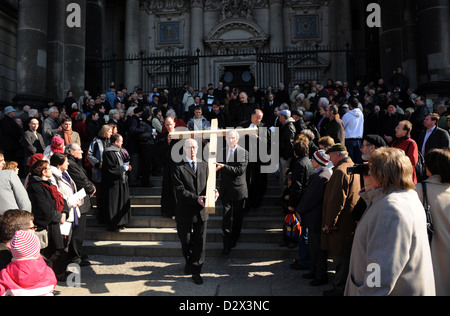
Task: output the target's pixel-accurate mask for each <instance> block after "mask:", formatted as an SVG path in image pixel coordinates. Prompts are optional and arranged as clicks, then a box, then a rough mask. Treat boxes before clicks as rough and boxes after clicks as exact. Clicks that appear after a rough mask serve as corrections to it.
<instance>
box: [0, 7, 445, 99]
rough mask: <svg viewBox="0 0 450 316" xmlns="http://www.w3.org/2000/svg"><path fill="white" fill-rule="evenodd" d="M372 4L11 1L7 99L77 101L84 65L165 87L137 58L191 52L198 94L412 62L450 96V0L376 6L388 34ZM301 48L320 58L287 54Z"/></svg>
mask: <svg viewBox="0 0 450 316" xmlns="http://www.w3.org/2000/svg"><path fill="white" fill-rule="evenodd" d="M371 2H375V1H370V0H223V1H219V0H2V2H1V4H0V25H1V28H0V43H1V45H0V100H1V101H2V103H3V104H11V103H13V102H14V103H16V104H17V105H20V104H24V103H26V102H29V103H39V102H41V103H42V102H45V100H46V99H47V98H54V99H56V100H62V99H64V97H65V94H66V92H67V91H68V90H72V91H73V92H74V94H75V95H80V94H81V93H82V91H83V89H85V88H87V89H90V87H89V86H88V84H87V83H89V85H91V81H90V80H89V78H87V76H88V74H87V73H89V70H88V69H87V67H88V66H87V65H90V64H92V63H98V64H99V65H100V64H101V63H102V62H104V61H105V60H110V61H111V60H113V61H114V71H113V72H110V73H108V74H107V75H103V77H102V80H103V82H108V81H115V82H116V85H118V86H123V87H127V88H128V89H132V88H133V87H134V86H135V85H142V84H143V81H145V82H146V83H147V86H148V87H151V86H159V87H164V86H166V85H167V82H168V80H167V76H166V77H164V74H165V73H166V74H167V73H168V72H169V70H168V69H166V70H163V67H162V66H160V67H159V70H158V69H157V67H154V68H150V67H147V68H144V67H143V61H142V58H141V60H140V59H139V56H140V57H148V58H151V56H159V57H161V56H176V55H177V54H180V55H182V54H187V53H189V54H191V55H192V56H196V55H197V56H201V58H199V62H198V63H197V64H196V74H195V80H193V81H194V82H192V84H193V85H194V86H195V88H200V87H197V86H196V85H206V84H208V83H210V82H211V83H214V84H216V83H217V82H218V81H220V80H225V81H226V80H230V82H233V78H236V77H239V78H240V82H241V83H242V82H247V83H248V84H250V83H251V84H257V85H261V87H263V88H264V87H265V85H268V84H271V85H277V84H278V82H280V81H282V80H283V79H285V78H290V82H289V83H290V84H297V83H300V81H303V80H319V81H325V80H326V79H327V78H332V79H334V80H341V81H347V80H349V81H350V80H352V79H353V80H356V79H363V80H369V79H370V80H377V79H378V77H383V78H388V77H389V76H390V75H392V71H393V70H394V69H396V68H397V67H403V68H404V70H405V74H406V75H407V76H408V77H409V79H410V82H411V86H412V87H413V88H419V89H422V90H423V92H424V93H431V94H439V93H443V91H449V90H450V89H449V78H450V37H449V36H448V32H447V31H448V29H449V23H450V22H449V21H450V4H449V1H448V0H435V1H426V0H408V1H403V0H380V1H376V2H377V3H379V4H380V6H381V20H382V21H381V22H382V27H381V28H369V27H368V26H367V25H366V18H367V15H368V13H367V6H368V4H369V3H371ZM71 4H76V5H77V7H78V8H79V14H80V16H79V17H80V23H81V27H68V25H67V18H68V16H69V15H70V14H71V11H70V10H69V11H68V6H69V5H71ZM297 51H301V52H308V51H315V52H316V54H315V55H312V54H310V55H308V54H306V53H305V54H302V55H300V54H297V55H288V54H287V53H286V52H297ZM350 51H351V52H356V51H357V52H359V53H361V54H363V55H361V56H363V58H359V57H357V56H359V55H357V54H356V53H351V54H349V52H350ZM261 52H272V53H275V52H279V53H282V52H284V53H285V55H284V56H288V57H286V58H285V61H284V62H285V64H284V66H279V65H278V66H276V65H274V64H275V63H276V62H277V61H273V60H268V59H262V58H261V56H262V55H261ZM258 54H259V55H258ZM364 54H365V55H364ZM369 55H370V56H371V57H370V58H367V56H369ZM130 56H134V57H130ZM274 56H276V55H274ZM289 56H291V57H289ZM349 56H350V57H351V58H349ZM274 59H276V58H274ZM286 63H289V64H288V65H286ZM349 63H351V64H349ZM280 64H281V62H280ZM280 69H281V70H280ZM349 69H350V70H351V71H352V77H350V76H349V73H350V70H349ZM157 71H160V72H161V73H162V75H160V76H157V75H155V73H156V72H157ZM287 72H289V74H288V76H286V73H287ZM368 74H370V76H371V78H369V76H368ZM350 84H352V82H350ZM100 85H102V83H101V84H100ZM102 88H105V89H106V86H105V87H102ZM3 104H2V105H3Z"/></svg>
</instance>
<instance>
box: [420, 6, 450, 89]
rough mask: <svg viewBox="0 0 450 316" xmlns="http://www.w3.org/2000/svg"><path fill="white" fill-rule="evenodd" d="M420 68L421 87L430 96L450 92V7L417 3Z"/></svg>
mask: <svg viewBox="0 0 450 316" xmlns="http://www.w3.org/2000/svg"><path fill="white" fill-rule="evenodd" d="M417 25H418V28H417V39H418V51H417V67H418V69H417V70H418V81H419V85H420V86H426V85H428V84H430V83H433V85H434V86H435V87H430V88H427V87H425V90H426V91H429V92H431V93H439V92H438V91H437V90H442V93H445V91H446V93H447V94H448V91H450V83H449V78H450V37H449V35H448V30H449V29H450V3H449V1H448V0H434V1H426V0H417Z"/></svg>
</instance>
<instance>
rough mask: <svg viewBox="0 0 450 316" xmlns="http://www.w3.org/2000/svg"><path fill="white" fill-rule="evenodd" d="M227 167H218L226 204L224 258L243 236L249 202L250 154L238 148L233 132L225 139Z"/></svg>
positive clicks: (223, 200) (225, 165)
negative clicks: (248, 174) (246, 204)
mask: <svg viewBox="0 0 450 316" xmlns="http://www.w3.org/2000/svg"><path fill="white" fill-rule="evenodd" d="M226 141H227V148H226V153H225V154H224V156H223V157H224V158H225V159H226V160H225V163H222V164H221V163H216V165H217V168H216V170H221V172H222V174H221V182H220V195H221V196H222V203H223V212H224V214H223V221H222V232H223V254H224V255H228V254H229V253H230V251H231V248H234V247H235V246H236V243H237V241H238V240H239V237H240V235H241V229H242V222H243V219H244V208H245V203H246V200H247V198H248V190H247V180H246V171H247V165H248V157H249V154H248V152H247V151H246V150H245V149H244V148H242V147H240V146H238V141H239V133H238V132H237V131H236V130H231V131H229V132H228V133H227V136H226Z"/></svg>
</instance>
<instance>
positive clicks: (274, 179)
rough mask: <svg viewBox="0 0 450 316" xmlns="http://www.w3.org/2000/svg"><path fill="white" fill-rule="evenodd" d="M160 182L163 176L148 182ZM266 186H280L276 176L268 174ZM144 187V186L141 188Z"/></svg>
mask: <svg viewBox="0 0 450 316" xmlns="http://www.w3.org/2000/svg"><path fill="white" fill-rule="evenodd" d="M162 182H163V178H162V177H150V184H151V185H152V186H154V187H161V186H162ZM216 184H217V187H219V186H220V177H219V178H217V181H216ZM267 186H269V187H270V186H274V187H275V186H277V187H279V186H280V182H279V180H278V177H277V176H275V175H268V177H267ZM136 188H137V189H141V188H139V187H136ZM130 189H135V188H130ZM142 189H145V188H142Z"/></svg>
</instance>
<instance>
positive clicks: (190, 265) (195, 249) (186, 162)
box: [172, 139, 219, 284]
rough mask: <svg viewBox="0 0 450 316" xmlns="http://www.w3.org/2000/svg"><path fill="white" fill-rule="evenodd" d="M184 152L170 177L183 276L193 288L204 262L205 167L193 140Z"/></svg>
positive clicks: (187, 142) (201, 281) (206, 216)
mask: <svg viewBox="0 0 450 316" xmlns="http://www.w3.org/2000/svg"><path fill="white" fill-rule="evenodd" d="M183 151H184V154H185V157H184V159H183V161H181V162H179V163H177V164H176V165H175V168H174V170H173V174H172V182H173V186H174V189H175V194H176V199H177V206H176V211H175V214H176V221H177V232H178V237H179V238H180V241H181V248H182V250H183V256H184V258H185V259H186V266H185V268H184V272H185V274H192V279H193V280H194V282H195V284H202V283H203V280H202V277H201V275H200V273H201V269H202V266H203V262H204V261H205V244H206V224H207V220H208V214H207V213H206V211H205V200H206V184H207V178H208V164H207V163H206V162H204V161H201V160H198V159H197V151H198V143H197V141H196V140H195V139H187V140H186V141H185V143H184V146H183ZM214 192H215V199H216V200H217V198H218V197H219V193H218V191H217V190H215V191H214ZM214 202H215V201H214Z"/></svg>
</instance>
